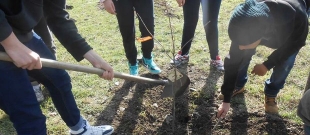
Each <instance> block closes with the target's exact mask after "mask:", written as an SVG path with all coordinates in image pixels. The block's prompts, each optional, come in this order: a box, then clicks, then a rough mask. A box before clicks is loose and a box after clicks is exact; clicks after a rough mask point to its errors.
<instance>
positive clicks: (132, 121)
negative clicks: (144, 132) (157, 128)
mask: <svg viewBox="0 0 310 135" xmlns="http://www.w3.org/2000/svg"><path fill="white" fill-rule="evenodd" d="M141 76H142V77H147V78H152V79H158V78H159V76H157V75H150V74H145V75H141ZM134 86H135V87H134ZM156 86H158V85H156V84H147V83H135V82H132V81H125V82H124V84H123V86H122V87H121V88H119V89H118V90H115V94H114V97H113V98H112V100H111V101H110V102H109V105H107V107H106V108H105V109H104V110H103V111H102V112H101V113H100V116H98V118H97V121H96V123H95V124H96V125H103V124H111V123H113V125H114V126H115V128H116V130H115V131H114V134H122V133H134V130H135V128H136V125H137V124H138V121H137V120H138V119H139V115H140V113H141V112H142V111H143V110H144V109H143V108H142V101H143V96H144V94H145V90H148V89H152V88H153V87H156ZM133 87H134V88H135V89H132V88H133ZM128 95H129V96H128ZM127 96H128V97H127ZM127 99H128V100H127ZM120 108H123V109H124V110H123V111H121V109H120Z"/></svg>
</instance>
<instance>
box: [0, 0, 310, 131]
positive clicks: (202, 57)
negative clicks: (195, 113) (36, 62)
mask: <svg viewBox="0 0 310 135" xmlns="http://www.w3.org/2000/svg"><path fill="white" fill-rule="evenodd" d="M168 1H169V2H170V3H171V8H172V9H173V11H172V12H173V14H174V16H175V17H172V20H171V23H172V27H173V32H174V33H173V34H174V37H175V45H176V48H177V49H178V48H179V45H180V43H181V34H182V26H183V16H182V8H179V7H177V3H176V2H175V1H174V0H168ZM67 2H68V4H69V5H73V6H74V8H73V10H69V13H70V15H71V17H72V18H74V19H75V20H77V22H76V25H77V27H78V28H79V32H80V33H81V35H82V36H83V37H85V38H86V40H87V41H88V43H89V44H90V45H91V46H92V47H93V48H94V50H96V51H97V52H98V53H99V54H100V55H101V56H102V57H103V58H104V59H105V60H106V61H108V62H109V63H110V64H111V65H112V66H113V67H114V69H115V71H118V72H124V73H127V72H128V69H127V60H126V57H125V53H124V49H123V45H122V39H121V35H120V32H119V30H118V25H117V20H116V17H115V16H114V15H110V14H108V13H107V12H106V11H100V10H99V9H98V8H97V1H91V0H78V1H74V0H68V1H67ZM240 2H242V0H226V1H223V2H222V7H221V11H220V17H219V43H220V45H219V48H220V55H221V56H222V57H224V56H225V55H226V54H227V53H228V50H229V46H230V41H229V38H228V35H227V26H228V20H229V16H230V13H231V11H232V10H233V8H234V7H235V6H236V5H237V4H238V3H240ZM163 9H165V7H162V6H158V5H155V38H156V39H157V40H159V41H160V42H161V44H162V45H163V46H160V45H158V43H156V44H157V46H156V49H155V50H154V54H155V59H156V61H157V64H158V65H160V66H162V67H164V66H165V65H167V63H168V62H169V61H170V60H169V58H168V57H167V56H166V54H165V53H168V54H169V55H170V56H172V55H171V50H172V47H171V46H172V41H171V35H170V29H169V23H168V17H167V16H165V15H164V12H163ZM201 22H202V21H201V17H200V20H199V23H198V26H197V29H196V36H195V39H194V40H193V45H192V48H191V58H192V59H191V60H190V64H193V65H200V64H201V62H206V63H207V61H209V60H210V58H209V53H208V47H207V42H206V40H205V34H204V30H203V25H202V23H201ZM139 35H140V34H139V33H138V32H137V36H139ZM56 43H57V46H58V48H57V58H58V60H59V61H64V62H70V63H77V62H76V61H75V60H74V59H73V58H72V56H71V55H70V54H69V53H67V52H66V50H65V49H64V48H63V47H62V46H61V45H60V43H59V42H58V41H57V40H56ZM308 44H309V38H308V40H307V45H306V47H304V48H303V49H302V50H301V51H300V54H299V55H298V57H297V59H296V63H295V66H294V68H293V70H292V72H291V74H290V75H289V77H288V79H287V82H286V85H285V87H284V88H283V90H282V91H281V92H280V94H279V99H278V102H279V106H280V115H281V116H283V117H284V118H285V119H287V120H290V121H293V122H296V123H299V124H301V120H300V119H299V118H298V117H297V116H296V106H297V104H298V101H299V99H300V98H301V95H302V93H303V88H304V87H305V83H306V79H307V75H308V73H309V68H308V64H309V53H308V50H309V49H310V47H309V45H308ZM140 47H141V46H140V44H139V43H137V48H138V49H139V50H140ZM204 50H205V51H204ZM271 51H272V50H271V49H268V48H265V47H259V48H258V49H257V53H256V55H255V56H253V60H252V62H251V65H250V68H249V72H251V69H252V67H253V66H254V64H256V63H261V62H263V61H264V60H265V59H266V56H268V55H269V54H270V53H271ZM79 64H81V65H88V66H90V64H89V63H88V62H87V61H85V60H83V61H81V62H80V63H79ZM204 65H206V64H204ZM199 68H200V70H201V71H204V72H206V73H208V72H209V70H210V69H209V66H199ZM143 73H147V71H146V70H145V69H143V68H142V69H141V74H143ZM270 73H271V72H268V74H267V75H265V76H263V77H258V76H250V79H249V81H248V83H247V85H246V89H247V94H245V104H246V105H244V107H245V108H257V109H260V110H262V109H263V100H264V99H263V98H264V96H263V88H264V80H266V79H267V78H268V77H269V76H270ZM69 74H70V76H71V77H72V84H73V93H74V96H75V98H76V102H77V104H78V107H79V108H80V110H81V113H82V115H83V116H85V117H86V118H87V119H88V120H89V121H90V123H94V122H95V121H96V120H95V117H97V116H99V115H100V112H101V111H102V110H104V109H105V108H106V107H107V106H106V105H107V104H108V103H109V102H110V100H111V97H113V95H114V93H112V92H110V91H109V89H113V88H117V87H119V86H117V85H115V82H122V81H123V80H120V79H114V80H113V81H111V82H110V81H106V80H103V79H100V78H98V76H97V75H91V74H85V73H78V72H73V71H69ZM222 79H223V78H222V77H220V79H219V80H218V82H219V83H217V86H216V87H217V89H218V88H220V86H221V82H222ZM192 97H197V98H198V97H199V93H198V92H197V93H196V94H194V95H192ZM206 98H210V97H207V96H206ZM136 100H143V99H136ZM167 100H170V99H167ZM242 100H243V99H235V100H234V101H233V102H236V103H239V102H240V103H242V102H244V101H242ZM149 104H151V103H149ZM191 104H192V103H191ZM41 108H42V110H43V113H44V114H45V115H46V117H47V121H46V124H47V128H48V134H50V135H64V134H67V133H68V130H69V129H68V127H67V126H66V125H65V123H64V122H63V121H62V119H61V118H60V116H59V114H58V113H57V111H56V109H55V107H54V105H53V104H52V101H51V99H50V98H48V99H47V100H46V101H44V102H43V103H42V104H41ZM189 108H190V111H192V110H195V108H196V105H194V104H192V105H190V107H189ZM139 115H141V116H145V115H146V114H145V112H143V111H142V112H140V114H139ZM139 129H143V127H136V129H135V130H134V131H135V132H136V133H139ZM219 130H220V129H219ZM225 132H226V131H225ZM0 134H1V135H11V134H16V133H15V130H14V128H13V126H12V123H11V122H10V121H9V118H8V116H7V115H5V114H4V112H2V111H0Z"/></svg>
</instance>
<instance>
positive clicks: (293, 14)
mask: <svg viewBox="0 0 310 135" xmlns="http://www.w3.org/2000/svg"><path fill="white" fill-rule="evenodd" d="M259 1H264V2H265V3H266V4H267V6H268V7H269V9H270V16H271V17H272V18H273V21H272V23H271V24H270V25H269V28H268V31H266V34H265V35H264V37H263V38H262V41H261V45H264V46H267V47H269V48H273V49H276V50H274V51H273V52H272V53H271V55H269V56H268V59H267V60H266V61H264V62H263V64H264V65H265V66H266V67H267V69H268V70H269V69H271V68H273V67H275V66H277V65H280V64H282V63H283V62H284V61H286V60H287V59H288V58H289V57H290V56H291V55H292V54H294V53H296V52H298V51H299V50H300V49H301V47H303V46H304V45H305V42H306V38H307V35H308V18H307V13H306V9H307V8H308V6H307V5H306V2H305V1H303V0H278V1H272V0H259ZM238 46H239V45H237V44H235V43H234V42H232V43H231V47H230V51H229V55H228V56H227V57H226V58H225V61H224V66H225V74H224V83H223V85H222V87H221V92H222V94H223V95H224V100H223V101H224V102H226V103H229V102H230V99H231V95H232V93H233V90H234V88H235V84H236V80H237V75H238V69H239V68H240V65H241V63H243V62H246V61H247V62H249V61H250V60H251V57H252V55H253V54H254V53H255V50H254V49H252V50H240V49H239V47H238Z"/></svg>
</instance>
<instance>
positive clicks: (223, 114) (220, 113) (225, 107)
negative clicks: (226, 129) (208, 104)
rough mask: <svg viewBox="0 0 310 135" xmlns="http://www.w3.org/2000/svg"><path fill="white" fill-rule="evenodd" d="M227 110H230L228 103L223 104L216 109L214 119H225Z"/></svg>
mask: <svg viewBox="0 0 310 135" xmlns="http://www.w3.org/2000/svg"><path fill="white" fill-rule="evenodd" d="M229 108H230V103H225V102H223V103H222V104H221V105H220V107H219V108H218V111H217V115H216V117H218V118H225V117H226V114H227V112H228V110H229Z"/></svg>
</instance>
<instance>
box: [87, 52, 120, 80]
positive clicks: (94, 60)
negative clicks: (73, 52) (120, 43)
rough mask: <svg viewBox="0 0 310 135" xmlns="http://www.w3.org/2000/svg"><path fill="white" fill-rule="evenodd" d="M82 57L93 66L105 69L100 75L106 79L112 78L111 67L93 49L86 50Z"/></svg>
mask: <svg viewBox="0 0 310 135" xmlns="http://www.w3.org/2000/svg"><path fill="white" fill-rule="evenodd" d="M84 57H85V58H86V59H87V60H88V61H89V62H90V63H91V64H92V65H93V66H94V67H95V68H100V69H103V70H105V71H104V72H103V74H102V75H101V76H100V77H101V78H103V79H106V80H112V79H113V78H114V71H113V68H112V67H111V66H110V65H109V64H108V63H107V62H106V61H104V60H103V59H102V58H101V57H100V56H99V55H98V54H97V53H96V52H95V51H93V50H90V51H88V52H87V53H86V54H85V55H84Z"/></svg>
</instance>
